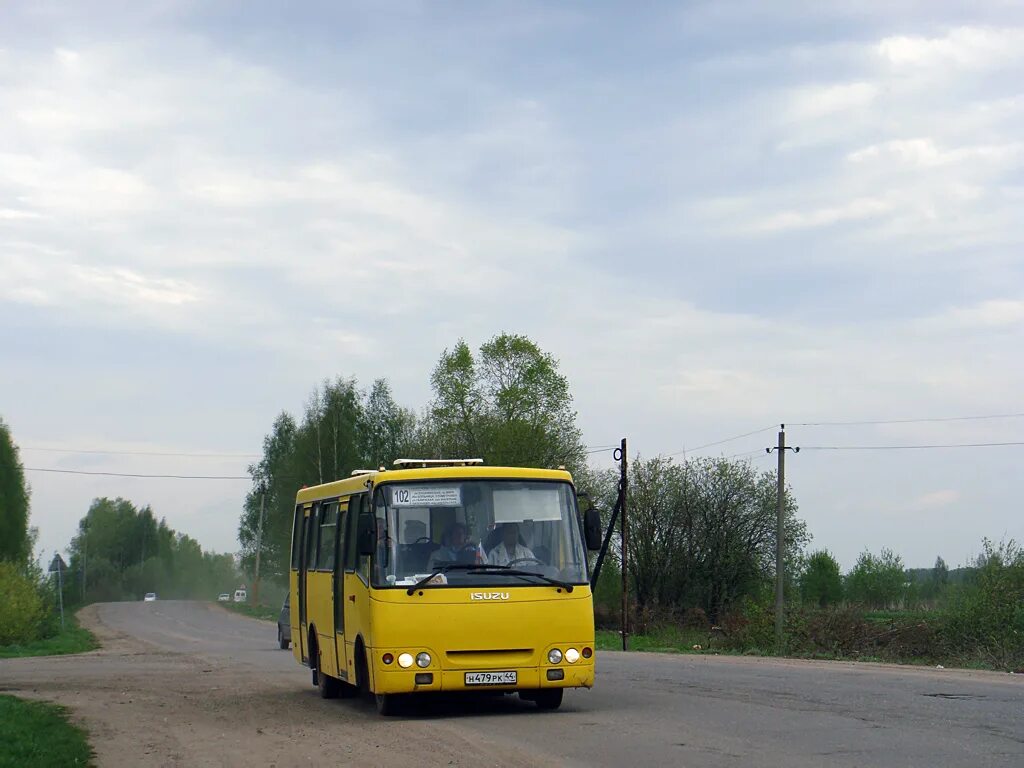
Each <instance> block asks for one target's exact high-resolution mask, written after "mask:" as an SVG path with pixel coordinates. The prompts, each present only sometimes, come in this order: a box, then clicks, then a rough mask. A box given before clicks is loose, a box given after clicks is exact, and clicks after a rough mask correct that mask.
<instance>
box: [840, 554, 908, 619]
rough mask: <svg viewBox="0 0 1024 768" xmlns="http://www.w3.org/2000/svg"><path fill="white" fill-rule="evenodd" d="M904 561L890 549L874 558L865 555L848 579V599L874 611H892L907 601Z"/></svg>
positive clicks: (861, 556) (873, 556)
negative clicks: (887, 609) (890, 609)
mask: <svg viewBox="0 0 1024 768" xmlns="http://www.w3.org/2000/svg"><path fill="white" fill-rule="evenodd" d="M905 582H906V575H905V572H904V570H903V560H902V559H901V558H900V557H899V555H897V554H895V553H894V552H893V551H892V550H890V549H885V548H883V549H882V552H881V553H880V554H879V555H877V556H875V555H873V554H871V553H870V552H862V553H861V555H860V557H859V558H857V564H856V565H855V566H854V567H853V570H852V571H850V573H849V574H847V576H846V585H845V589H846V597H847V599H848V600H849V601H850V602H851V603H860V604H861V605H866V606H869V607H871V608H892V607H894V606H899V605H902V603H903V601H904V598H905V593H906V589H905V586H904V584H905Z"/></svg>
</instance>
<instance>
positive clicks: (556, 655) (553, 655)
mask: <svg viewBox="0 0 1024 768" xmlns="http://www.w3.org/2000/svg"><path fill="white" fill-rule="evenodd" d="M561 660H562V652H561V651H560V650H558V649H557V648H552V649H551V650H550V651H548V662H549V663H551V664H557V663H558V662H560V661H561Z"/></svg>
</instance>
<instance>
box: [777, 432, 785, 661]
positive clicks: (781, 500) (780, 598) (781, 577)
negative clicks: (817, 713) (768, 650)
mask: <svg viewBox="0 0 1024 768" xmlns="http://www.w3.org/2000/svg"><path fill="white" fill-rule="evenodd" d="M780 426H781V427H782V429H780V430H779V444H778V446H777V448H776V450H777V451H778V453H779V478H778V480H779V486H778V499H777V508H776V520H775V645H776V646H777V647H778V649H779V653H782V646H783V629H784V626H785V619H786V617H785V613H786V595H785V573H784V568H785V564H784V562H783V553H784V552H785V549H786V537H785V535H784V533H783V531H784V528H785V522H786V425H785V424H782V425H780Z"/></svg>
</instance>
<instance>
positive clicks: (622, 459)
mask: <svg viewBox="0 0 1024 768" xmlns="http://www.w3.org/2000/svg"><path fill="white" fill-rule="evenodd" d="M628 462H629V459H628V458H627V455H626V438H622V445H621V446H620V447H619V473H620V478H619V498H620V508H619V509H620V512H621V514H622V650H624V651H625V650H628V648H629V565H628V563H629V522H628V521H629V517H628V516H627V514H626V496H627V494H628V492H629V465H628Z"/></svg>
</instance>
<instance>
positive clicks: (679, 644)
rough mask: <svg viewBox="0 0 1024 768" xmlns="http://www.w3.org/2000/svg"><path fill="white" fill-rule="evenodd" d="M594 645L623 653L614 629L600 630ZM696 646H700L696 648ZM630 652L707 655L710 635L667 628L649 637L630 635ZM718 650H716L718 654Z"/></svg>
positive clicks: (619, 637) (619, 636)
mask: <svg viewBox="0 0 1024 768" xmlns="http://www.w3.org/2000/svg"><path fill="white" fill-rule="evenodd" d="M594 644H595V645H596V646H597V650H599V651H621V650H622V636H621V635H620V634H619V633H618V631H616V630H613V629H599V630H597V632H596V633H595V638H594ZM694 646H699V647H698V648H694ZM629 650H631V651H654V652H659V653H706V652H707V651H708V633H707V632H702V631H701V630H699V629H680V628H675V627H671V628H666V629H662V630H658V631H656V632H652V633H651V634H648V635H630V636H629ZM717 651H718V649H716V652H717Z"/></svg>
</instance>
